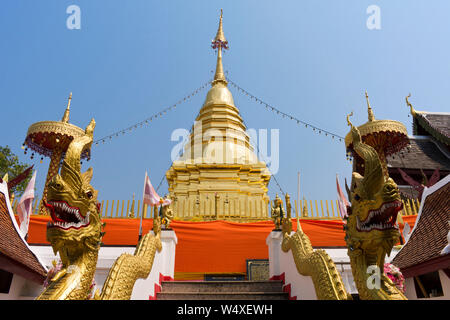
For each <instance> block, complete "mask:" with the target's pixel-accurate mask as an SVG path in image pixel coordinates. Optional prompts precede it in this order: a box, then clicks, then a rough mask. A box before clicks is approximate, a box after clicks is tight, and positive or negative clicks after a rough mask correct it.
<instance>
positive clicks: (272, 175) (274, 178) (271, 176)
mask: <svg viewBox="0 0 450 320" xmlns="http://www.w3.org/2000/svg"><path fill="white" fill-rule="evenodd" d="M242 122H243V123H244V126H245V127H246V128H248V127H247V124H246V123H245V120H244V119H242ZM256 150H257V151H258V157H259V158H260V159H261V160H263V161H266V159H263V158H264V157H263V156H262V154H261V152H260V151H259V145H258V144H257V143H256ZM266 162H267V161H266ZM267 170H269V172H270V169H269V167H267ZM272 179H273V181H275V183H276V184H277V186H278V189H280V191H281V194H282V195H283V196H286V193H285V192H284V190H283V188H281V185H280V184H279V183H278V180H277V178H276V177H275V175H274V174H272V172H270V181H272ZM270 181H269V183H270Z"/></svg>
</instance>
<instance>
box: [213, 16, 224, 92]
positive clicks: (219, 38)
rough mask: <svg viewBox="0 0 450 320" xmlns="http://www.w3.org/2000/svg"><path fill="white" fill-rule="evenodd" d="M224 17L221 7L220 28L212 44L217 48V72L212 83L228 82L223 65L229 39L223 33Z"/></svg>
mask: <svg viewBox="0 0 450 320" xmlns="http://www.w3.org/2000/svg"><path fill="white" fill-rule="evenodd" d="M222 17H223V11H222V9H220V21H219V29H218V30H217V34H216V37H215V38H214V39H213V40H212V44H211V47H212V48H213V49H217V65H216V73H215V74H214V81H213V82H212V85H215V84H216V83H218V82H222V83H224V84H225V85H227V84H228V82H227V80H226V78H225V74H224V72H223V65H222V48H223V49H228V41H227V39H226V38H225V34H224V33H223V25H222Z"/></svg>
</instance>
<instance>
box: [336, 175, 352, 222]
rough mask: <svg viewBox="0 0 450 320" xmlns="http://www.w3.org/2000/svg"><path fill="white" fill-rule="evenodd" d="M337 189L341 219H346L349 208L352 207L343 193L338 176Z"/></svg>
mask: <svg viewBox="0 0 450 320" xmlns="http://www.w3.org/2000/svg"><path fill="white" fill-rule="evenodd" d="M336 187H337V193H338V197H339V199H338V203H339V213H340V214H341V218H342V219H344V217H347V206H350V203H349V202H348V200H347V198H346V197H345V196H344V193H343V192H342V189H341V186H340V185H339V180H338V177H337V175H336Z"/></svg>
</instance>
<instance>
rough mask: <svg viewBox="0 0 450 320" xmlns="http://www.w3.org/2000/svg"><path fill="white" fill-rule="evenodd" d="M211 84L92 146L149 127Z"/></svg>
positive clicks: (95, 142)
mask: <svg viewBox="0 0 450 320" xmlns="http://www.w3.org/2000/svg"><path fill="white" fill-rule="evenodd" d="M210 83H211V81H208V82H206V83H205V84H203V85H202V86H201V87H199V88H197V89H196V90H195V91H193V92H192V93H190V94H189V95H187V96H185V97H184V98H182V99H180V100H179V101H178V102H177V103H175V104H173V105H171V106H169V107H167V108H165V109H163V110H161V111H158V112H156V113H155V114H153V115H152V116H150V117H148V118H147V119H144V120H142V121H140V122H138V123H135V124H133V125H131V126H129V127H128V128H125V129H122V130H119V131H116V132H114V133H111V134H109V135H107V136H105V137H103V138H101V139H98V140H95V141H94V145H98V144H99V143H105V142H106V141H108V140H112V138H116V137H119V135H124V134H126V133H130V132H132V131H133V130H134V129H137V128H138V127H143V126H144V125H149V124H150V122H151V121H152V120H154V119H157V118H161V117H162V116H163V115H164V114H166V113H167V112H168V111H171V110H173V109H175V108H176V107H177V106H179V105H180V104H182V103H184V102H186V101H188V100H189V99H190V98H192V97H194V96H195V95H196V94H198V93H199V92H200V91H202V90H203V89H205V88H206V87H207V86H208V85H209V84H210Z"/></svg>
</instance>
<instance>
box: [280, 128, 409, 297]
mask: <svg viewBox="0 0 450 320" xmlns="http://www.w3.org/2000/svg"><path fill="white" fill-rule="evenodd" d="M349 125H350V126H351V133H352V138H353V148H354V150H355V152H356V153H357V154H358V156H360V157H361V158H362V159H363V161H364V175H361V174H359V173H357V172H353V174H352V184H351V188H350V194H349V197H350V200H351V208H350V209H349V212H348V218H347V223H346V224H345V225H344V230H345V231H346V235H345V241H346V243H347V248H348V255H349V257H350V264H351V268H352V273H353V279H354V281H355V284H356V287H357V289H358V293H359V297H360V299H363V300H406V299H407V298H406V297H405V296H404V294H403V293H402V292H401V291H400V290H399V289H398V288H397V287H396V286H395V285H394V283H393V282H392V281H391V280H390V279H389V278H388V277H387V276H386V275H385V274H384V261H385V257H386V254H390V252H391V250H392V247H393V246H394V245H395V244H396V243H397V241H398V239H399V237H400V233H399V230H398V225H397V224H396V221H397V214H398V212H399V211H400V210H401V209H402V202H401V200H400V193H399V190H398V187H397V185H396V184H395V182H394V181H393V180H392V178H390V177H389V176H386V175H385V174H383V169H382V164H381V161H380V158H379V156H378V153H377V152H376V151H375V149H374V148H372V147H371V146H369V145H367V144H365V143H363V142H362V141H361V135H360V132H359V130H358V128H356V127H354V126H353V125H352V124H351V123H350V121H349ZM287 201H288V200H286V203H287ZM282 231H283V242H282V250H283V251H284V252H288V251H289V250H292V255H293V257H294V261H295V264H296V267H297V270H298V272H299V273H300V274H302V275H305V276H311V277H312V280H313V283H314V287H315V289H316V295H317V298H318V299H333V300H334V299H335V300H342V299H344V300H345V299H351V295H350V294H348V293H347V291H346V290H345V287H344V285H343V282H342V278H341V275H340V274H339V272H338V271H337V269H336V266H335V264H334V262H333V261H332V259H331V258H330V257H329V255H328V254H327V253H326V252H325V251H324V250H314V249H313V247H312V245H311V242H310V240H309V238H308V236H307V235H306V234H305V233H304V232H303V231H302V229H301V226H300V223H299V220H298V217H297V232H296V233H294V234H292V235H291V232H292V222H291V217H290V212H289V211H288V215H287V218H286V219H283V221H282Z"/></svg>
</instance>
